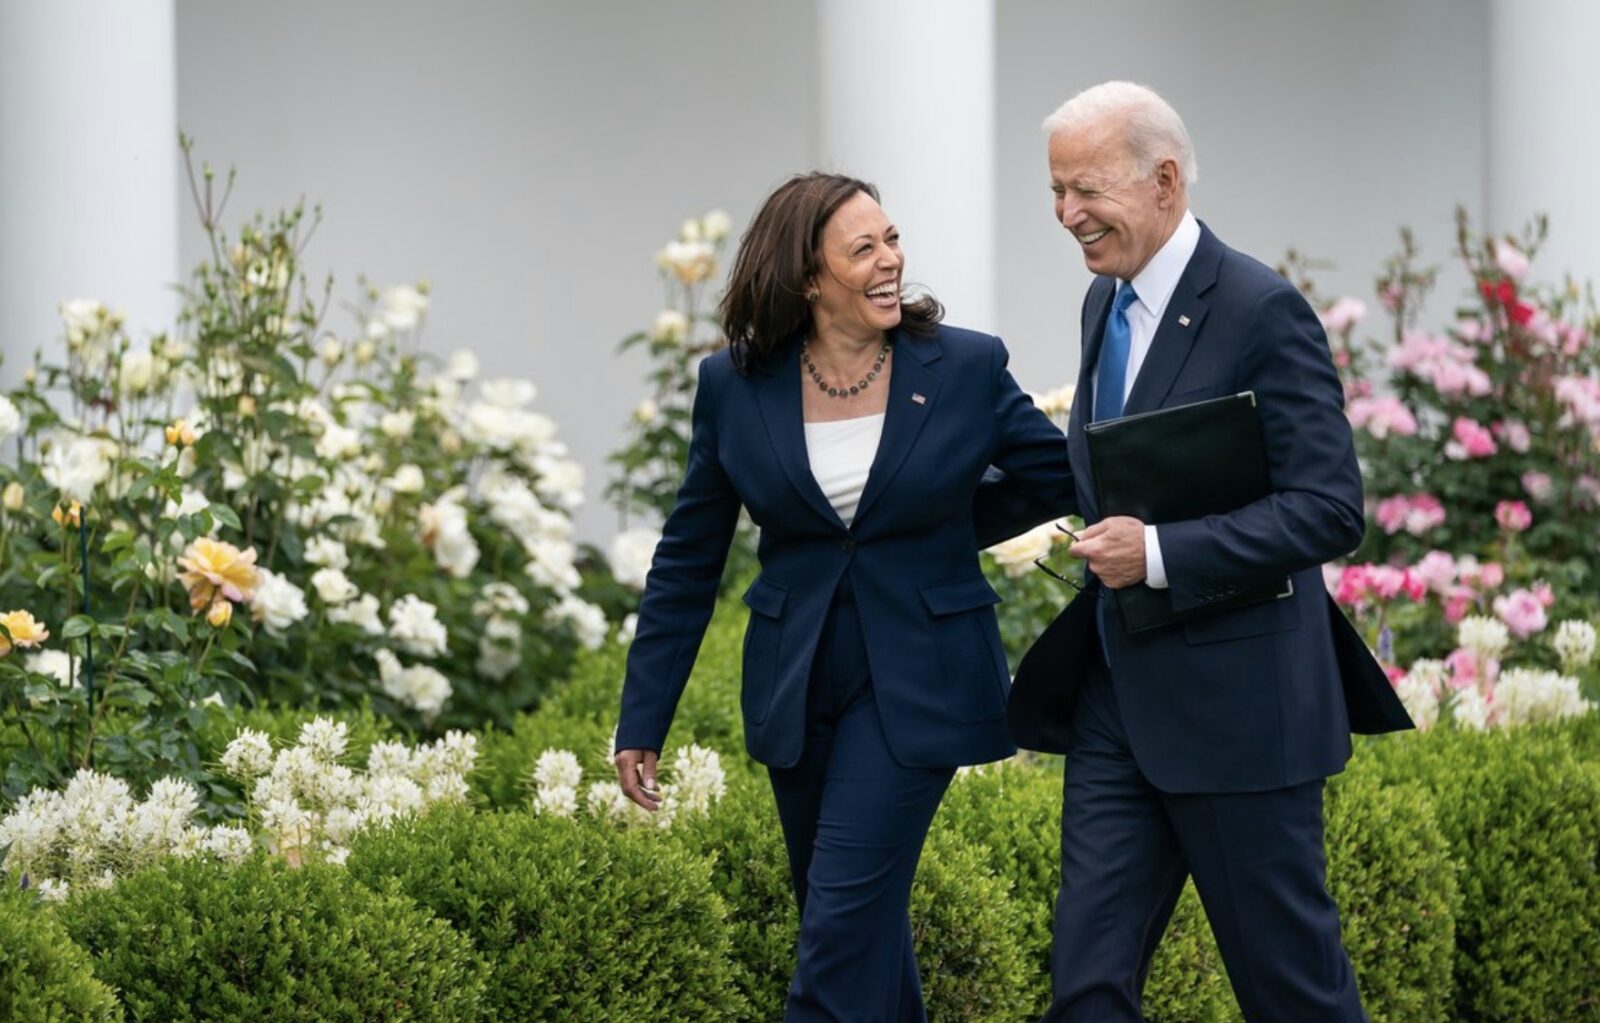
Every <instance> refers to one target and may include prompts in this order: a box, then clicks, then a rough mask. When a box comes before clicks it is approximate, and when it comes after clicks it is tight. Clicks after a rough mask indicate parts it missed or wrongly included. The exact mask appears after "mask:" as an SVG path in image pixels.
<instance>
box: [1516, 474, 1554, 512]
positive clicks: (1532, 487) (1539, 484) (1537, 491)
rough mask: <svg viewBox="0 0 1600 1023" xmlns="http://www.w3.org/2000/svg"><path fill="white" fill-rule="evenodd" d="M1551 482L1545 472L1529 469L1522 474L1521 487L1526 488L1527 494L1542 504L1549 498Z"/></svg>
mask: <svg viewBox="0 0 1600 1023" xmlns="http://www.w3.org/2000/svg"><path fill="white" fill-rule="evenodd" d="M1552 484H1553V481H1552V480H1551V479H1550V474H1549V473H1547V472H1534V471H1533V470H1531V469H1530V470H1529V471H1527V472H1525V473H1523V474H1522V489H1523V490H1526V491H1527V492H1528V496H1529V497H1531V498H1533V499H1534V500H1535V501H1536V502H1538V503H1539V504H1544V503H1545V502H1546V501H1548V500H1550V490H1551V486H1552Z"/></svg>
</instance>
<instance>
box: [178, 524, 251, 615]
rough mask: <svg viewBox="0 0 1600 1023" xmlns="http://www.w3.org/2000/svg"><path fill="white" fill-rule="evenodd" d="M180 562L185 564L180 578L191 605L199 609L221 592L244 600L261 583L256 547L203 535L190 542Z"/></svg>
mask: <svg viewBox="0 0 1600 1023" xmlns="http://www.w3.org/2000/svg"><path fill="white" fill-rule="evenodd" d="M178 564H179V565H182V566H183V568H184V572H183V573H182V574H181V575H179V576H178V580H179V581H180V582H182V583H183V585H184V587H185V588H186V589H187V590H188V591H189V607H190V608H192V609H193V610H194V611H195V612H196V613H198V612H199V611H200V609H201V608H203V607H206V606H208V605H210V604H211V603H212V602H213V601H215V600H217V599H218V595H219V594H220V595H221V596H222V597H225V598H227V599H228V600H232V601H236V602H238V603H244V602H246V601H248V600H249V599H250V598H251V597H253V596H255V590H256V587H257V586H259V585H261V573H260V572H259V571H258V570H257V569H256V552H255V548H253V547H252V548H250V549H248V550H244V551H241V550H239V548H237V547H235V546H234V545H233V544H231V543H224V542H222V541H221V540H212V539H210V538H209V537H204V536H203V537H200V538H199V539H198V540H196V541H195V542H194V543H192V544H190V545H189V549H188V550H186V551H184V552H183V556H182V557H180V558H179V559H178Z"/></svg>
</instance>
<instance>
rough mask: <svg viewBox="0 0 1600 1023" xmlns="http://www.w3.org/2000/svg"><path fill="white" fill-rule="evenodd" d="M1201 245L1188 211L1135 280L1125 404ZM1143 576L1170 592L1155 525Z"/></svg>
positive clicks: (1149, 532)
mask: <svg viewBox="0 0 1600 1023" xmlns="http://www.w3.org/2000/svg"><path fill="white" fill-rule="evenodd" d="M1199 244H1200V222H1199V221H1197V220H1195V219H1194V214H1193V213H1191V212H1189V211H1188V210H1185V211H1184V212H1183V219H1182V220H1180V221H1178V226H1177V228H1176V229H1175V230H1174V231H1173V232H1172V237H1171V238H1168V239H1167V243H1166V244H1165V245H1163V246H1161V248H1160V249H1159V250H1157V252H1156V254H1155V255H1154V256H1151V257H1150V262H1148V263H1146V264H1145V266H1144V269H1143V270H1141V271H1139V276H1137V277H1135V278H1134V279H1133V290H1134V292H1135V294H1137V295H1138V296H1139V297H1138V299H1137V300H1136V301H1134V303H1133V304H1132V305H1130V306H1128V329H1129V333H1130V334H1131V335H1132V339H1131V343H1130V346H1129V348H1128V371H1127V372H1126V373H1125V374H1123V378H1122V379H1123V392H1122V399H1123V401H1127V399H1128V395H1130V394H1132V393H1133V385H1134V382H1135V381H1136V380H1137V379H1138V377H1139V370H1140V368H1142V367H1143V366H1144V360H1145V356H1147V355H1149V354H1150V342H1152V341H1154V340H1155V336H1156V328H1157V327H1158V326H1160V325H1161V317H1162V316H1163V315H1165V314H1166V311H1167V303H1168V302H1170V301H1172V293H1173V291H1175V290H1176V289H1177V287H1178V280H1179V278H1181V277H1182V276H1183V271H1184V270H1185V269H1187V268H1188V266H1189V260H1190V259H1191V258H1193V256H1194V250H1195V246H1197V245H1199ZM1126 286H1127V285H1126V282H1123V281H1118V282H1117V290H1118V291H1121V290H1122V289H1123V288H1124V287H1126ZM1098 376H1099V374H1098V373H1092V374H1090V376H1089V381H1090V382H1089V388H1090V394H1089V402H1090V404H1089V407H1090V408H1094V393H1093V392H1094V388H1096V387H1097V386H1099V381H1098V379H1097V378H1098ZM1144 574H1145V580H1144V581H1145V584H1146V585H1148V586H1150V587H1151V588H1152V589H1157V590H1164V589H1166V588H1167V569H1166V566H1165V565H1164V564H1163V563H1162V561H1161V542H1160V539H1159V538H1158V537H1157V535H1156V527H1155V525H1154V524H1152V523H1146V524H1145V527H1144Z"/></svg>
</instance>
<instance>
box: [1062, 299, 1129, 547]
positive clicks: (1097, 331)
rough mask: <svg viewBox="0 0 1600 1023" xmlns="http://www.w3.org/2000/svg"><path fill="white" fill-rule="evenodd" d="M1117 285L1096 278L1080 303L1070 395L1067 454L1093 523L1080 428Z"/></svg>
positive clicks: (1090, 478)
mask: <svg viewBox="0 0 1600 1023" xmlns="http://www.w3.org/2000/svg"><path fill="white" fill-rule="evenodd" d="M1116 290H1117V286H1116V282H1115V281H1114V280H1113V279H1112V278H1110V277H1096V278H1095V279H1094V282H1093V283H1092V284H1090V285H1089V294H1088V295H1086V296H1084V300H1083V340H1082V344H1081V345H1080V349H1081V351H1082V352H1083V357H1082V358H1081V359H1080V360H1079V361H1078V389H1077V390H1076V391H1074V392H1073V395H1074V397H1073V400H1072V413H1071V414H1070V415H1069V416H1068V417H1067V452H1068V457H1070V458H1071V459H1072V471H1073V474H1074V475H1075V476H1076V477H1077V479H1078V504H1079V505H1080V506H1081V508H1082V510H1083V512H1084V519H1085V520H1086V521H1089V522H1094V521H1095V520H1097V519H1099V518H1100V511H1099V502H1098V501H1096V500H1095V487H1094V473H1093V472H1092V471H1091V470H1090V468H1089V445H1088V442H1087V441H1085V440H1084V432H1083V428H1084V427H1085V426H1087V425H1088V424H1089V422H1090V418H1089V417H1090V413H1091V412H1092V411H1093V409H1094V367H1095V362H1096V361H1097V360H1098V359H1099V358H1100V343H1101V341H1102V340H1103V339H1104V337H1105V332H1106V317H1107V316H1108V315H1110V312H1111V296H1112V295H1114V294H1116Z"/></svg>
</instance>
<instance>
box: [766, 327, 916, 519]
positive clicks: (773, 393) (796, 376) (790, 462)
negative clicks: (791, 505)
mask: <svg viewBox="0 0 1600 1023" xmlns="http://www.w3.org/2000/svg"><path fill="white" fill-rule="evenodd" d="M896 368H897V369H898V367H896ZM754 379H755V381H756V404H757V406H758V407H759V408H760V409H761V419H762V422H763V423H765V425H766V428H767V438H768V439H769V440H770V441H771V442H772V449H773V451H775V452H776V453H777V455H778V464H779V465H780V466H782V467H783V472H784V475H785V476H788V477H789V482H790V483H791V484H793V486H794V488H795V490H797V491H799V492H800V496H801V497H803V498H805V501H806V503H807V504H809V505H810V506H811V507H812V508H813V509H814V510H815V511H816V513H817V514H818V515H821V516H822V517H823V518H824V519H825V520H827V521H828V522H829V523H830V524H832V525H834V526H837V527H838V528H839V529H844V522H843V520H841V519H840V518H839V513H838V512H836V511H834V509H833V505H832V504H830V503H828V498H827V497H826V496H825V495H824V494H823V493H822V488H821V487H820V486H818V485H817V477H816V475H815V474H813V473H812V471H811V456H810V454H809V453H808V452H807V450H806V427H805V413H804V412H803V410H802V408H801V405H800V346H799V345H798V344H793V345H790V346H789V350H788V352H787V353H786V354H785V355H784V356H783V358H782V359H780V360H778V361H777V362H776V363H775V364H773V365H771V366H769V367H767V368H766V369H764V370H761V371H758V372H757V373H756V374H755V375H754Z"/></svg>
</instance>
